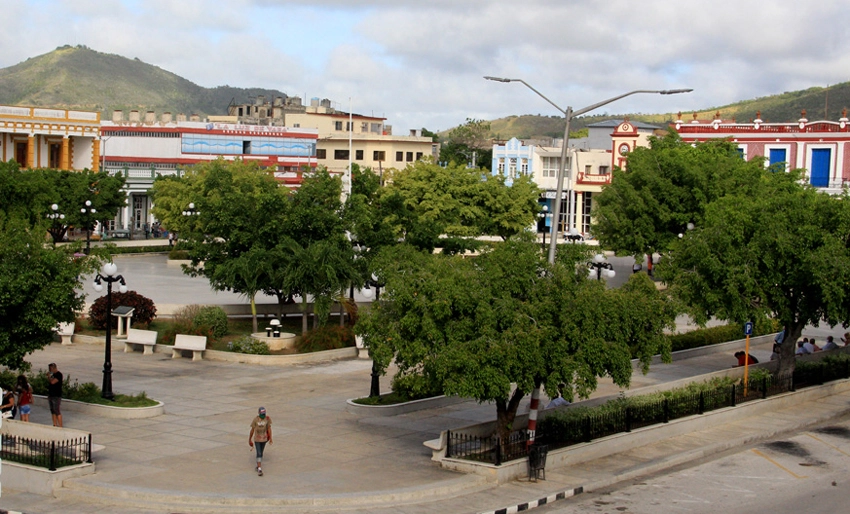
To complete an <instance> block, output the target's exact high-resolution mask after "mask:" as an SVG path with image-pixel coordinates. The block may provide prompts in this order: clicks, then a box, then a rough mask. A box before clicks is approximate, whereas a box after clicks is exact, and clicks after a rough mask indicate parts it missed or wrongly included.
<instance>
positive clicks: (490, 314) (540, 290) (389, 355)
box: [356, 235, 674, 437]
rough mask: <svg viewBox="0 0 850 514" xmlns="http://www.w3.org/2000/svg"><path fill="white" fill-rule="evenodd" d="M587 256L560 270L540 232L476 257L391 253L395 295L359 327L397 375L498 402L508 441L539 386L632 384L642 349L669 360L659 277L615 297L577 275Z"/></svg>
mask: <svg viewBox="0 0 850 514" xmlns="http://www.w3.org/2000/svg"><path fill="white" fill-rule="evenodd" d="M586 257H587V256H586V255H579V254H578V253H577V252H574V253H573V254H572V255H561V256H560V257H559V260H558V261H557V262H556V263H555V264H554V265H552V266H550V265H548V263H546V261H545V260H544V257H543V256H542V255H541V252H540V248H539V246H538V245H537V244H535V242H534V241H533V240H532V237H531V236H530V235H528V236H526V237H525V238H512V239H510V240H508V241H507V242H504V243H500V244H498V245H495V246H494V248H493V249H492V250H490V251H485V252H483V253H482V254H481V255H480V256H479V257H477V258H474V259H465V258H462V257H458V256H444V255H434V254H430V253H427V252H420V251H418V250H416V249H414V248H412V247H410V246H409V245H401V246H398V247H392V248H388V249H385V251H384V252H382V254H381V255H380V256H379V257H378V259H377V268H378V269H379V275H380V276H381V277H382V278H383V279H384V280H385V282H386V292H385V293H384V295H382V297H381V301H380V302H378V303H377V304H375V305H373V306H372V308H371V309H370V310H369V312H367V313H366V314H365V315H362V316H361V317H360V319H359V320H358V323H357V326H356V330H357V332H358V333H360V334H362V335H363V339H364V342H365V343H366V345H367V346H368V347H369V351H370V353H371V355H372V357H373V358H374V359H375V362H376V365H377V367H378V370H379V371H380V372H384V371H385V370H386V368H387V366H388V365H389V363H390V362H391V361H393V362H395V364H396V365H397V367H398V372H397V375H396V380H399V379H403V378H404V377H406V376H411V375H415V374H422V375H424V376H425V377H427V379H428V380H433V381H434V382H435V383H437V384H439V385H440V386H441V388H442V389H443V391H444V392H445V394H448V395H459V396H466V397H473V398H476V399H477V400H478V401H480V402H485V401H493V402H495V403H496V413H497V419H498V433H499V435H500V436H503V437H504V436H506V435H507V434H509V433H510V430H511V425H512V423H513V420H514V418H515V416H516V411H517V408H518V406H519V403H520V400H521V399H522V398H523V396H525V395H526V394H527V393H528V392H530V391H532V390H533V389H534V388H535V387H538V386H540V385H541V384H542V385H545V387H546V390H547V391H556V390H557V385H558V384H559V383H566V384H570V385H571V386H573V387H574V389H572V388H568V391H567V392H566V394H567V396H568V397H570V398H572V396H573V391H574V392H575V394H577V395H579V396H581V397H586V396H587V395H588V394H589V393H590V392H591V391H592V390H593V389H594V388H595V387H596V383H597V382H596V378H597V377H599V376H606V375H607V376H611V377H612V378H613V379H614V381H615V383H617V384H619V385H621V386H624V387H625V386H627V385H628V383H629V380H630V377H631V370H632V368H631V362H630V359H631V357H632V354H631V350H632V349H633V350H634V352H635V355H636V356H639V357H640V358H641V359H642V360H643V362H644V363H648V361H649V359H650V357H651V356H652V355H654V354H657V353H661V354H662V355H667V354H669V348H668V347H667V344H668V343H667V342H666V338H665V337H664V336H663V333H662V330H663V329H664V328H665V327H668V326H670V325H671V324H672V322H673V319H674V312H673V309H672V308H671V307H670V305H669V303H668V302H667V301H666V300H665V299H664V298H663V297H662V295H661V293H659V292H658V291H657V290H656V289H655V287H654V286H653V285H652V283H651V281H649V278H648V277H646V275H644V274H636V275H633V276H632V277H631V278H630V282H629V284H628V285H627V286H626V287H624V288H622V289H621V290H606V289H605V287H604V285H603V284H601V283H599V282H597V281H590V280H587V279H586V278H585V277H586V268H582V267H581V266H579V267H578V268H577V264H578V262H580V261H578V259H579V258H586ZM577 269H578V270H579V272H577ZM636 304H639V305H641V308H639V309H627V308H624V307H625V306H631V305H636Z"/></svg>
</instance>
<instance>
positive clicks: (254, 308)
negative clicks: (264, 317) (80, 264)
mask: <svg viewBox="0 0 850 514" xmlns="http://www.w3.org/2000/svg"><path fill="white" fill-rule="evenodd" d="M255 296H256V295H253V294H252V295H251V330H252V331H253V332H254V333H255V334H256V333H257V332H259V329H258V328H257V304H256V302H254V297H255Z"/></svg>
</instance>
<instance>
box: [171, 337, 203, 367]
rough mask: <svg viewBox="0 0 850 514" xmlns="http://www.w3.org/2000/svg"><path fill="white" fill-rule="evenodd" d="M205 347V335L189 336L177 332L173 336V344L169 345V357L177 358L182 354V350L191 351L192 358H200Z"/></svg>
mask: <svg viewBox="0 0 850 514" xmlns="http://www.w3.org/2000/svg"><path fill="white" fill-rule="evenodd" d="M206 349H207V336H190V335H186V334H177V335H176V336H175V337H174V346H173V347H171V352H172V353H171V358H172V359H177V358H180V357H182V356H183V350H186V351H190V352H192V360H193V361H199V360H201V359H202V356H201V355H202V354H203V352H204V350H206Z"/></svg>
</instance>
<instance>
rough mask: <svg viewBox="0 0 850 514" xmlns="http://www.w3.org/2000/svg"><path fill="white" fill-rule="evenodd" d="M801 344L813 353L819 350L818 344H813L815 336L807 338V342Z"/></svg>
mask: <svg viewBox="0 0 850 514" xmlns="http://www.w3.org/2000/svg"><path fill="white" fill-rule="evenodd" d="M803 346H805V347H806V349H807V350H808V351H809V353H815V352H819V351H821V348H820V346H818V345H816V344H815V338H814V337H813V338H811V339H809V341H808V342H807V343H803Z"/></svg>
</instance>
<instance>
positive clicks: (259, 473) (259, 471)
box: [257, 468, 263, 476]
mask: <svg viewBox="0 0 850 514" xmlns="http://www.w3.org/2000/svg"><path fill="white" fill-rule="evenodd" d="M257 475H259V476H263V468H257Z"/></svg>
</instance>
